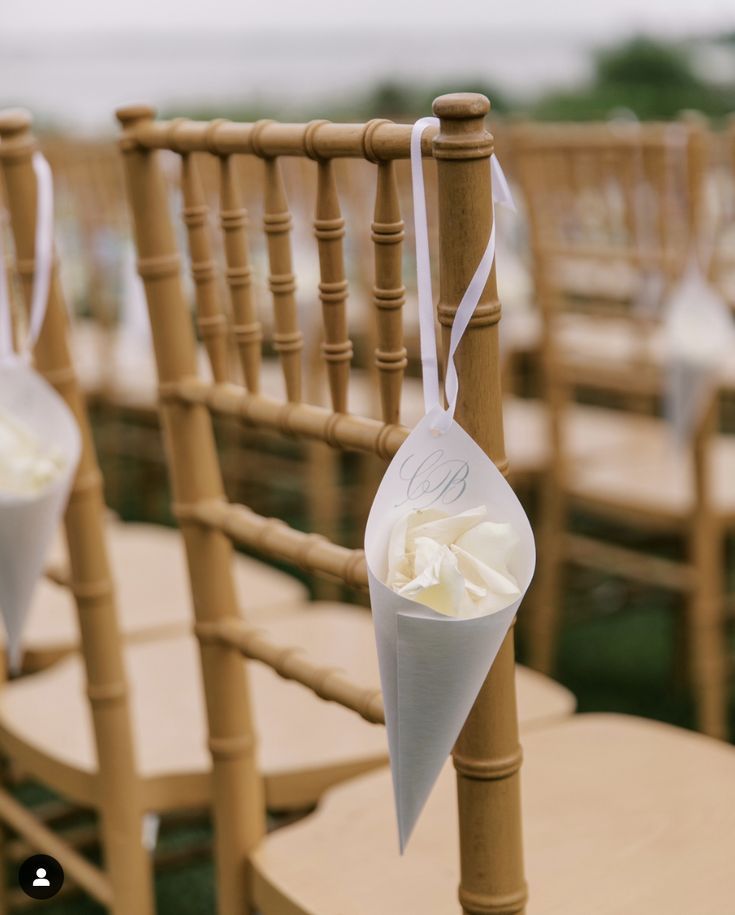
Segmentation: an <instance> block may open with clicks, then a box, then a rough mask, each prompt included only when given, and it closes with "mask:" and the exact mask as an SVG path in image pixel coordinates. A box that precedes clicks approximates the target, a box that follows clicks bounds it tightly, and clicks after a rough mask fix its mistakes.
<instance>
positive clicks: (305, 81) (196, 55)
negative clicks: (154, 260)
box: [0, 17, 735, 133]
mask: <svg viewBox="0 0 735 915" xmlns="http://www.w3.org/2000/svg"><path fill="white" fill-rule="evenodd" d="M734 21H735V17H734ZM631 48H633V49H634V57H633V58H632V61H633V67H632V71H636V72H632V71H631V60H628V59H626V60H627V63H626V72H625V73H623V75H622V80H623V82H625V81H626V80H627V83H628V88H627V93H628V94H629V95H630V99H629V100H628V99H627V96H626V90H625V89H624V87H623V86H622V84H621V91H619V92H615V91H613V92H612V93H611V92H610V91H609V87H608V88H605V91H604V92H602V96H601V97H600V98H598V96H600V91H598V90H599V87H598V90H595V91H596V95H595V102H594V104H592V105H591V106H590V104H589V99H587V102H588V104H587V105H586V107H585V105H584V104H582V105H581V107H580V106H579V105H577V104H576V102H575V99H576V98H578V97H580V95H582V96H584V95H585V93H586V94H587V96H589V94H590V91H592V90H593V89H595V85H596V82H597V83H600V69H601V61H602V62H603V65H604V60H605V59H606V56H607V57H610V56H614V55H615V54H616V53H617V54H621V53H622V54H628V58H630V49H631ZM641 52H643V53H642V55H641ZM427 60H429V61H430V62H431V66H430V67H427ZM641 60H642V66H641ZM662 68H663V69H662ZM608 69H609V67H608ZM620 69H621V67H620V66H618V70H620ZM629 71H631V76H630V78H629V77H628V76H627V75H626V73H628V72H629ZM638 71H640V72H638ZM604 79H607V82H610V80H609V78H608V77H604ZM635 79H638V80H639V84H640V81H641V80H642V84H645V83H646V80H648V81H650V82H652V83H653V84H655V85H656V86H658V87H659V90H660V91H664V92H665V93H666V92H668V94H669V95H670V94H671V91H669V90H672V91H673V90H677V91H679V94H680V95H681V105H680V107H682V108H683V107H700V108H703V109H704V110H707V109H708V108H709V109H711V110H709V111H708V113H711V114H712V115H713V116H720V115H722V114H723V113H725V112H726V111H727V110H730V108H731V101H730V96H731V91H732V86H733V84H735V28H733V29H729V28H726V27H722V28H720V29H719V30H717V31H713V30H707V31H702V32H701V33H700V34H698V35H691V34H686V35H679V36H675V35H673V33H672V34H670V35H669V36H668V37H666V38H662V36H661V35H645V34H644V33H641V32H632V33H628V32H626V31H625V30H624V29H621V31H620V33H619V34H617V35H613V34H607V35H606V36H605V38H604V40H603V39H602V38H601V37H600V36H598V37H596V38H595V37H594V36H593V35H592V34H591V33H588V34H587V35H586V36H585V35H584V34H583V33H582V31H580V32H579V33H575V32H574V31H573V30H569V29H565V28H562V27H561V26H558V27H556V28H543V27H541V26H540V25H538V24H537V25H536V26H534V27H533V28H531V29H529V28H519V27H512V28H507V29H505V30H503V29H490V28H488V27H482V28H476V29H474V30H468V29H455V30H452V31H450V30H447V29H446V28H444V29H436V28H433V29H432V28H428V27H427V28H422V29H421V30H418V31H416V30H415V31H402V30H400V29H394V30H392V31H390V32H380V31H378V30H376V29H374V28H373V29H366V28H363V29H361V30H358V29H355V28H354V27H350V26H349V25H344V24H343V25H341V26H339V27H333V28H328V29H325V28H323V29H321V30H319V31H314V32H311V33H308V34H305V33H304V32H303V31H296V30H293V29H289V28H286V29H280V30H276V29H274V28H270V27H268V28H265V27H264V28H260V29H251V30H249V31H248V30H244V29H243V30H239V29H233V30H231V31H229V32H225V31H218V30H211V29H209V30H207V29H203V30H199V31H193V30H191V29H183V28H180V29H178V30H168V31H161V30H157V29H147V30H145V31H136V30H134V29H128V30H124V31H111V30H106V31H105V30H102V31H99V32H90V31H87V30H84V29H79V30H77V31H71V32H69V34H67V35H65V36H64V40H63V41H61V42H60V41H59V35H58V34H53V35H52V34H51V33H49V32H47V31H44V30H43V29H35V30H28V31H23V30H16V31H15V32H14V33H13V34H8V33H7V32H5V33H3V34H2V35H0V105H2V106H3V107H4V106H7V105H13V106H16V105H20V106H24V107H28V108H30V109H31V110H32V111H33V113H34V115H35V116H36V118H37V122H38V123H40V124H43V125H46V126H47V127H52V128H55V129H64V128H66V127H74V128H76V129H81V130H84V131H87V132H89V133H111V132H113V131H114V129H115V124H114V120H113V111H114V108H115V107H116V106H118V105H121V104H125V103H127V102H131V101H146V102H150V103H152V104H154V105H156V106H157V107H158V108H159V109H161V110H162V112H163V113H164V114H170V113H176V114H181V113H184V114H190V115H191V116H197V115H201V116H215V115H217V114H218V113H220V114H222V115H224V116H241V117H256V116H261V113H262V112H268V113H272V115H271V116H275V117H280V118H287V117H289V116H293V117H298V118H301V117H306V116H310V115H311V114H312V112H315V113H320V112H324V113H326V114H328V115H332V116H336V117H356V116H357V117H359V116H368V115H371V114H376V113H377V114H385V115H386V116H396V115H401V114H415V113H419V112H420V111H421V110H422V109H424V110H425V106H426V104H427V97H428V95H429V94H430V93H431V91H436V93H437V94H438V93H440V92H443V91H456V90H460V89H472V90H480V91H486V92H487V94H489V95H490V97H491V101H493V103H494V104H495V106H496V109H497V110H498V111H501V112H502V111H507V110H514V109H516V110H519V111H520V112H521V113H530V114H532V115H535V116H542V117H558V116H562V117H567V116H569V117H576V116H579V117H582V118H584V117H590V116H594V115H595V113H596V112H597V109H598V108H599V112H597V116H600V114H604V106H605V105H606V104H609V105H610V106H611V107H613V108H614V107H615V106H616V105H620V104H625V105H629V106H630V107H631V108H632V109H634V110H635V106H636V101H637V100H641V99H642V98H643V97H642V96H641V93H640V92H639V91H638V90H637V89H636V83H635ZM614 80H617V81H618V82H620V74H618V75H617V76H615V77H614ZM603 81H604V80H603ZM15 87H17V88H15ZM603 88H604V87H603ZM708 88H711V89H712V90H713V91H714V93H715V96H713V98H714V101H712V103H711V104H710V101H711V100H709V101H708V98H709V97H708V96H707V91H708ZM422 90H423V92H422ZM694 90H696V91H694ZM660 91H659V95H660ZM692 93H693V94H692ZM702 93H704V96H702ZM644 95H645V92H644ZM699 96H702V97H703V98H704V102H703V103H701V104H700V103H699V102H698V98H699ZM705 96H707V97H705ZM549 98H551V99H552V100H553V104H551V105H549V104H548V100H549ZM560 99H561V104H560V103H559V100H560ZM621 99H622V101H621ZM381 100H382V102H383V104H384V106H385V107H384V108H382V109H381V108H380V101H381ZM643 101H644V102H645V104H644V106H643V110H641V111H639V112H637V113H639V115H640V116H644V117H645V116H650V115H653V116H667V115H668V114H670V112H669V111H668V109H669V108H671V107H672V104H673V103H672V102H671V101H669V100H668V99H667V100H666V102H665V103H663V104H662V103H661V102H660V101H657V100H655V99H654V100H650V99H647V98H643ZM429 102H430V99H429ZM402 107H404V108H405V109H406V110H405V111H401V108H402ZM391 108H392V109H393V110H387V109H391ZM732 108H735V98H734V99H733V101H732ZM567 109H569V111H568V112H567ZM649 109H650V110H649ZM659 109H660V110H659ZM664 109H666V110H664ZM577 110H579V114H578V115H576V114H575V111H577Z"/></svg>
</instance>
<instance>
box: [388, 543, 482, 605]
mask: <svg viewBox="0 0 735 915" xmlns="http://www.w3.org/2000/svg"><path fill="white" fill-rule="evenodd" d="M416 572H417V575H416V577H415V578H414V579H413V581H410V582H409V583H408V584H407V585H404V587H402V588H401V589H400V591H399V592H398V593H399V594H400V595H401V596H402V597H407V598H409V599H410V600H415V601H417V602H418V603H420V604H424V605H425V606H427V607H431V609H432V610H436V611H437V612H438V613H443V614H444V615H445V616H458V615H459V614H460V613H461V612H462V611H463V610H466V609H468V607H467V604H468V600H467V597H466V594H465V582H464V577H463V576H462V573H461V572H460V571H459V567H458V564H457V559H456V557H455V556H454V554H453V553H452V552H451V550H450V549H449V547H446V546H444V545H443V544H437V543H434V542H433V541H431V540H428V538H420V541H419V542H418V543H417V547H416Z"/></svg>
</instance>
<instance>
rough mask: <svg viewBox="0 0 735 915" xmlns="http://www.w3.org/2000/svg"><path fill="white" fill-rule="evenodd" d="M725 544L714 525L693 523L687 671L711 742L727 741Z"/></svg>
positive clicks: (701, 726) (703, 728) (702, 727)
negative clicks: (688, 669) (693, 581)
mask: <svg viewBox="0 0 735 915" xmlns="http://www.w3.org/2000/svg"><path fill="white" fill-rule="evenodd" d="M723 553H724V543H723V536H722V531H721V530H719V528H717V527H716V526H715V525H713V524H712V523H708V524H705V523H703V522H699V523H695V524H694V526H693V531H692V535H691V543H690V558H691V562H692V565H693V567H694V570H695V584H694V589H693V591H692V593H691V595H690V598H689V606H688V620H687V623H688V635H689V668H690V670H691V674H692V681H693V682H692V685H693V689H694V695H695V701H696V706H697V726H698V728H699V730H701V731H702V732H703V733H705V734H708V735H709V736H711V737H719V738H723V739H724V738H725V737H726V736H727V680H726V657H727V645H726V637H725V626H724V619H723V607H724V569H723V558H724V557H723Z"/></svg>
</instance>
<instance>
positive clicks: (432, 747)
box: [365, 413, 535, 851]
mask: <svg viewBox="0 0 735 915" xmlns="http://www.w3.org/2000/svg"><path fill="white" fill-rule="evenodd" d="M434 419H435V418H434V417H433V416H432V414H431V413H430V414H427V415H426V416H425V417H424V418H423V419H422V420H421V422H420V423H419V424H418V426H416V428H415V429H414V430H413V431H412V432H411V434H410V435H409V436H408V438H407V439H406V441H405V442H404V443H403V445H402V446H401V448H400V449H399V450H398V453H397V454H396V456H395V457H394V458H393V460H392V461H391V463H390V465H389V467H388V469H387V471H386V473H385V476H384V477H383V480H382V482H381V484H380V487H379V489H378V492H377V493H376V496H375V500H374V502H373V505H372V508H371V511H370V516H369V518H368V522H367V527H366V531H365V554H366V559H367V566H368V578H369V585H370V599H371V604H372V611H373V621H374V625H375V634H376V642H377V648H378V660H379V664H380V677H381V683H382V688H383V701H384V705H385V717H386V729H387V732H388V747H389V751H390V762H391V772H392V776H393V788H394V794H395V804H396V815H397V819H398V834H399V842H400V847H401V851H403V849H404V848H405V846H406V843H407V842H408V839H409V837H410V835H411V832H412V830H413V827H414V826H415V824H416V821H417V819H418V817H419V814H420V813H421V810H422V808H423V806H424V803H425V802H426V799H427V798H428V796H429V793H430V791H431V788H432V786H433V784H434V782H435V781H436V778H437V777H438V775H439V772H440V771H441V768H442V766H443V765H444V762H445V761H446V758H447V756H448V754H449V753H450V752H451V749H452V747H453V745H454V743H455V741H456V740H457V737H458V736H459V732H460V730H461V728H462V725H463V724H464V722H465V719H466V718H467V715H468V714H469V712H470V709H471V708H472V705H473V703H474V701H475V699H476V697H477V694H478V692H479V690H480V687H481V686H482V684H483V682H484V680H485V677H486V676H487V673H488V671H489V670H490V667H491V666H492V663H493V661H494V660H495V656H496V655H497V653H498V651H499V649H500V646H501V645H502V642H503V640H504V638H505V636H506V633H507V632H508V629H509V627H510V625H511V623H512V621H513V618H514V616H515V613H516V611H517V609H518V606H519V605H520V603H521V600H522V599H523V595H524V594H525V592H526V590H527V589H528V586H529V584H530V582H531V578H532V576H533V569H534V564H535V548H534V541H533V533H532V531H531V527H530V525H529V523H528V518H527V517H526V514H525V512H524V511H523V508H522V506H521V504H520V502H519V501H518V499H517V498H516V495H515V493H514V492H513V490H512V489H511V488H510V486H509V485H508V483H507V482H506V481H505V479H504V478H503V476H502V474H501V473H500V472H499V471H498V470H497V468H496V467H495V465H494V464H493V463H492V461H490V460H489V459H488V457H487V456H486V455H485V454H484V452H483V451H482V450H481V449H480V448H479V446H478V445H477V444H476V443H475V442H474V441H473V440H472V439H471V438H470V437H469V436H468V435H467V433H466V432H465V431H464V430H463V429H462V428H461V427H460V426H459V425H457V423H455V422H453V423H452V425H451V427H450V429H449V431H448V432H446V433H445V434H443V435H439V436H437V435H436V434H435V433H434V432H432V430H431V428H430V426H431V424H432V421H433V420H434ZM480 505H484V506H485V507H486V508H487V510H488V520H491V521H502V522H508V523H510V524H511V525H512V527H513V529H514V531H515V532H516V534H517V535H518V537H519V541H520V542H519V546H518V549H517V551H516V553H515V558H514V560H513V562H512V563H511V565H510V572H511V573H512V574H513V576H514V577H515V579H516V580H517V582H518V586H519V590H520V592H521V597H520V598H518V599H517V600H516V601H514V602H513V603H512V604H511V605H510V606H508V607H506V608H505V609H503V610H500V611H498V612H496V613H492V614H490V615H488V616H483V617H478V618H472V619H457V618H453V617H447V616H443V615H441V614H439V613H435V612H434V611H433V610H431V609H429V608H428V607H426V606H424V605H422V604H419V603H416V602H414V601H411V600H408V599H406V598H404V597H400V596H399V595H398V594H396V593H395V592H394V591H393V590H391V589H390V588H388V587H387V586H386V585H385V584H384V583H383V582H384V581H385V579H386V575H387V552H388V549H387V548H388V540H389V537H390V533H391V530H392V529H393V526H394V524H395V523H396V521H397V520H398V519H399V518H402V517H404V516H405V515H406V514H408V513H409V512H410V511H412V510H416V509H423V508H429V507H432V508H436V509H441V510H442V511H444V512H446V513H447V514H458V513H459V512H462V511H465V510H467V509H469V508H476V507H477V506H480Z"/></svg>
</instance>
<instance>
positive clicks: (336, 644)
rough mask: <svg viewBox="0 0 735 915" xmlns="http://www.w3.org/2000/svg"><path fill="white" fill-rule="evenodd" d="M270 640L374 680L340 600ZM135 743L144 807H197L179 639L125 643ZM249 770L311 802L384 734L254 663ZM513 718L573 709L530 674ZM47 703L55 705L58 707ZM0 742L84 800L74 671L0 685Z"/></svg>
mask: <svg viewBox="0 0 735 915" xmlns="http://www.w3.org/2000/svg"><path fill="white" fill-rule="evenodd" d="M261 626H262V628H263V629H265V630H266V631H267V632H268V633H269V634H270V637H271V639H272V640H273V641H276V642H278V643H280V644H284V645H292V644H293V645H299V646H301V647H302V648H303V649H304V651H305V652H307V653H308V654H309V655H310V656H311V657H312V658H314V659H315V660H317V661H318V662H319V663H320V664H324V665H327V666H338V667H344V668H345V669H346V670H349V671H350V676H351V679H353V680H354V681H355V682H357V683H358V684H361V685H364V686H365V687H373V688H374V687H376V686H378V684H379V677H378V665H377V656H376V651H375V641H374V637H373V630H372V622H371V619H370V615H369V613H367V612H366V611H364V610H361V609H359V608H355V607H351V606H349V605H344V604H328V603H323V604H313V605H311V606H310V609H309V610H308V611H307V612H300V613H298V614H295V615H294V616H292V617H288V618H281V619H278V620H272V621H268V622H261ZM126 664H127V671H128V681H129V684H130V690H131V697H132V716H133V722H134V728H135V735H134V736H135V745H136V747H137V757H138V763H139V768H140V772H141V775H142V777H143V778H144V780H145V782H146V790H147V792H148V802H149V803H150V805H151V807H152V808H153V809H160V808H161V807H162V806H165V805H173V806H176V805H177V804H193V803H197V802H201V803H204V802H205V801H206V800H207V797H208V793H209V778H208V772H209V766H210V764H209V754H208V750H207V742H206V713H205V708H204V701H203V695H202V691H201V686H200V675H199V660H198V649H197V645H196V642H195V641H194V639H193V637H191V636H188V635H182V636H174V637H166V638H162V639H158V640H154V641H150V642H140V643H137V644H130V645H128V646H127V647H126ZM249 680H250V684H251V687H252V691H253V697H254V708H255V714H256V724H257V732H258V734H259V755H260V768H261V771H262V772H263V773H264V775H265V778H266V791H267V798H268V802H269V804H270V806H271V807H272V808H276V809H278V808H282V809H287V808H294V807H302V806H306V805H308V804H310V803H313V802H314V801H315V800H316V799H317V798H318V797H319V796H320V794H321V793H322V791H323V790H324V789H325V788H326V787H327V786H328V785H330V784H334V783H335V782H337V781H339V780H341V779H343V778H346V777H348V776H351V775H354V774H357V773H360V772H363V771H365V770H366V769H369V768H372V767H374V766H376V765H380V764H383V763H384V762H385V761H386V753H387V750H386V739H385V729H384V728H383V727H380V726H376V725H370V724H368V723H366V722H364V721H363V720H362V719H361V718H359V717H358V716H357V715H356V714H354V713H353V712H350V711H348V710H346V709H343V708H342V707H341V706H338V705H336V704H334V703H329V702H324V701H323V700H321V699H319V698H317V697H316V696H314V695H313V694H312V693H311V692H310V691H309V690H307V689H305V688H304V687H302V686H301V685H299V684H297V683H293V682H288V681H286V680H283V679H282V678H280V677H279V676H277V675H276V674H275V673H273V671H271V669H270V668H268V667H265V666H264V665H262V664H255V663H253V664H251V665H250V666H249ZM518 686H519V704H520V715H521V718H522V720H523V721H524V723H525V724H526V725H528V726H529V727H538V726H541V725H543V724H547V723H549V722H553V721H558V720H559V719H561V718H564V717H566V716H568V715H571V714H572V713H573V711H574V699H573V697H572V695H571V694H570V693H569V692H568V691H567V690H566V689H564V688H563V687H561V686H559V685H558V684H556V683H554V682H553V681H551V680H549V679H547V678H546V677H543V676H541V675H540V674H537V673H533V672H530V671H521V672H520V673H519V677H518ZM59 697H63V699H62V700H60V698H59ZM0 743H2V744H4V745H5V746H6V747H8V748H9V749H11V750H12V753H13V755H14V756H15V757H16V758H18V759H19V760H21V761H22V762H23V763H24V765H25V766H26V767H27V768H28V769H29V771H30V772H31V773H34V774H37V775H38V776H39V777H40V776H41V775H43V776H44V780H45V781H48V782H49V783H50V784H51V785H53V786H55V787H57V788H58V789H59V790H62V791H64V792H65V793H67V794H70V795H71V796H72V797H74V798H76V799H78V800H79V801H80V802H84V801H86V802H89V803H93V802H94V786H95V780H94V772H95V769H96V756H95V749H94V739H93V733H92V728H91V721H90V714H89V707H88V703H87V699H86V695H85V692H84V676H83V666H82V663H81V661H80V659H79V657H78V656H76V655H74V656H72V657H69V658H67V659H65V660H63V661H61V662H60V663H59V664H56V665H54V666H53V667H51V668H49V669H48V670H46V671H42V672H41V673H38V674H34V675H33V676H31V677H26V678H24V679H21V680H18V681H15V682H13V683H10V684H8V685H7V686H6V687H5V688H4V689H3V691H2V693H0Z"/></svg>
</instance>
